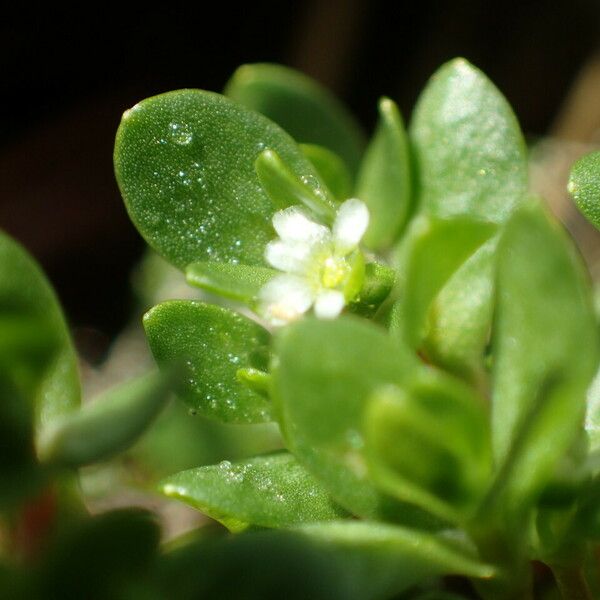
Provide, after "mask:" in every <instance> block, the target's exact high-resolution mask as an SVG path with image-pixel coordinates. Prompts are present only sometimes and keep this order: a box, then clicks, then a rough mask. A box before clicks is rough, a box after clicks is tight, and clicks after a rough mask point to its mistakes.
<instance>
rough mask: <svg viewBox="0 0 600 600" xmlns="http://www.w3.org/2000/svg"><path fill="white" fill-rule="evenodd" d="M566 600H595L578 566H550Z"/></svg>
mask: <svg viewBox="0 0 600 600" xmlns="http://www.w3.org/2000/svg"><path fill="white" fill-rule="evenodd" d="M550 568H551V569H552V573H554V579H556V584H557V585H558V589H559V590H560V593H561V594H562V597H563V598H564V600H593V597H592V592H591V591H590V588H589V586H588V583H587V581H586V579H585V575H584V574H583V569H582V568H581V567H580V566H578V565H568V566H563V565H550Z"/></svg>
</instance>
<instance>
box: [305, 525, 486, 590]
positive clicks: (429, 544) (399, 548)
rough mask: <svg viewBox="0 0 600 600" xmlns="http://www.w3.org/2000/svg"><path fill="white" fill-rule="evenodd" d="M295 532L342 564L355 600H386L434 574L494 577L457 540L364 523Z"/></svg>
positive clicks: (311, 528) (326, 526) (308, 528)
mask: <svg viewBox="0 0 600 600" xmlns="http://www.w3.org/2000/svg"><path fill="white" fill-rule="evenodd" d="M297 531H299V532H300V533H302V534H303V535H305V536H307V537H308V538H309V539H310V540H311V541H313V542H315V543H316V545H317V547H320V548H321V549H322V551H323V553H324V556H325V557H329V558H327V560H331V561H336V560H337V561H340V562H341V564H342V565H343V567H344V570H343V573H344V577H345V578H346V585H348V586H352V588H354V589H355V590H356V597H357V598H389V597H392V596H393V595H394V594H398V593H400V592H402V591H405V590H407V589H409V588H411V587H412V586H414V585H416V584H418V583H420V582H423V581H424V580H426V579H428V578H431V577H434V576H437V575H450V574H453V575H464V576H468V577H473V578H485V579H487V578H490V577H493V576H494V574H495V569H494V567H492V566H490V565H487V564H485V563H483V562H482V561H480V560H479V559H478V558H477V556H476V554H475V552H474V550H473V549H472V547H471V546H470V545H469V544H468V543H466V541H465V540H463V539H461V538H460V537H459V536H454V537H453V536H452V535H447V536H444V535H442V534H430V533H426V532H423V531H415V530H411V529H406V528H403V527H397V526H394V525H389V524H385V523H377V522H368V521H347V522H332V523H315V524H308V525H303V526H301V527H299V528H298V529H297Z"/></svg>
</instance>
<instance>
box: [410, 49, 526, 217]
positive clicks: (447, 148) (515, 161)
mask: <svg viewBox="0 0 600 600" xmlns="http://www.w3.org/2000/svg"><path fill="white" fill-rule="evenodd" d="M410 136H411V139H412V142H413V146H414V151H415V158H416V162H417V172H418V179H419V181H418V185H419V189H420V204H421V208H422V209H423V210H425V211H427V212H429V213H430V214H433V215H436V216H441V217H449V216H457V215H469V216H472V217H476V218H480V219H486V220H489V221H494V222H502V221H504V220H506V218H507V217H508V216H509V215H510V213H511V211H512V210H513V208H514V207H515V206H517V205H518V204H519V203H520V202H521V200H522V199H523V197H524V195H525V193H526V192H527V170H528V167H527V160H526V151H525V142H524V140H523V136H522V134H521V131H520V129H519V125H518V123H517V120H516V118H515V116H514V114H513V112H512V110H511V108H510V106H509V105H508V103H507V102H506V99H505V98H504V97H503V96H502V94H501V93H500V92H499V91H498V89H497V88H496V87H495V86H494V85H493V84H492V83H491V82H490V81H489V80H488V79H487V77H486V76H485V75H484V74H483V73H482V72H481V71H479V70H478V69H476V68H475V67H474V66H473V65H471V64H469V63H468V62H467V61H466V60H464V59H462V58H459V59H456V60H453V61H451V62H449V63H447V64H445V65H444V66H442V67H441V68H440V69H439V70H438V71H437V72H436V73H435V74H434V75H433V77H432V78H431V80H430V82H429V83H428V85H427V87H426V88H425V90H424V91H423V93H422V95H421V97H420V99H419V102H418V104H417V106H416V109H415V113H414V117H413V121H412V123H411V128H410Z"/></svg>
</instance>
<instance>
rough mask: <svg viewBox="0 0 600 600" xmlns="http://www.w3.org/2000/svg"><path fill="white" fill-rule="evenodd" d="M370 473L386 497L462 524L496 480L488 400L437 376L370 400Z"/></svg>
mask: <svg viewBox="0 0 600 600" xmlns="http://www.w3.org/2000/svg"><path fill="white" fill-rule="evenodd" d="M365 437H366V446H367V455H368V459H369V468H370V471H371V474H372V476H373V478H374V479H375V481H376V483H377V484H378V485H379V486H380V487H381V489H382V490H384V491H386V492H388V493H390V494H392V495H394V496H395V497H397V498H399V499H400V500H403V501H405V502H411V503H414V504H416V505H417V506H420V507H421V508H423V509H425V510H428V511H430V512H431V513H433V514H436V515H438V516H439V517H441V518H443V519H446V520H449V521H454V522H456V523H464V522H465V521H466V520H467V519H468V518H469V517H470V516H471V515H472V513H473V512H474V510H475V508H476V507H477V506H478V505H479V503H480V501H481V499H482V497H483V493H484V491H485V490H486V489H487V487H488V485H489V482H490V475H491V466H492V463H491V456H492V454H491V436H490V431H489V425H488V416H487V413H486V411H485V409H484V404H483V401H482V400H481V399H480V398H477V397H476V396H475V395H474V394H473V393H472V392H471V391H470V389H469V388H467V387H466V386H463V385H462V384H459V382H458V381H454V380H452V379H451V378H449V377H447V376H442V375H441V374H440V375H436V374H434V373H432V372H430V373H427V375H426V376H422V377H419V378H417V379H415V380H414V381H412V382H411V383H410V384H409V385H407V386H405V387H404V388H399V387H396V386H387V387H385V388H382V389H380V390H377V391H376V392H375V393H374V395H373V396H372V400H371V402H370V404H369V408H368V412H367V419H366V434H365Z"/></svg>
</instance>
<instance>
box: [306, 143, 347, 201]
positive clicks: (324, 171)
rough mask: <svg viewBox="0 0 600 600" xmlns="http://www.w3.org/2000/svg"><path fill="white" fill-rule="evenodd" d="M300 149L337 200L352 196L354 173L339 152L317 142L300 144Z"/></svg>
mask: <svg viewBox="0 0 600 600" xmlns="http://www.w3.org/2000/svg"><path fill="white" fill-rule="evenodd" d="M300 149H301V150H302V152H303V154H304V156H306V158H308V160H310V162H311V163H312V166H313V167H314V168H315V169H316V170H317V173H318V174H319V177H321V179H322V180H323V181H324V183H325V185H326V186H327V187H328V188H329V190H330V191H331V193H332V194H333V195H334V196H335V197H336V199H337V200H339V201H342V200H346V199H348V198H350V196H351V195H352V175H350V172H349V171H348V167H347V166H346V165H345V164H344V161H343V160H342V159H341V158H340V157H339V156H338V155H337V154H335V153H334V152H332V151H331V150H328V149H327V148H324V147H323V146H317V145H316V144H300Z"/></svg>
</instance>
